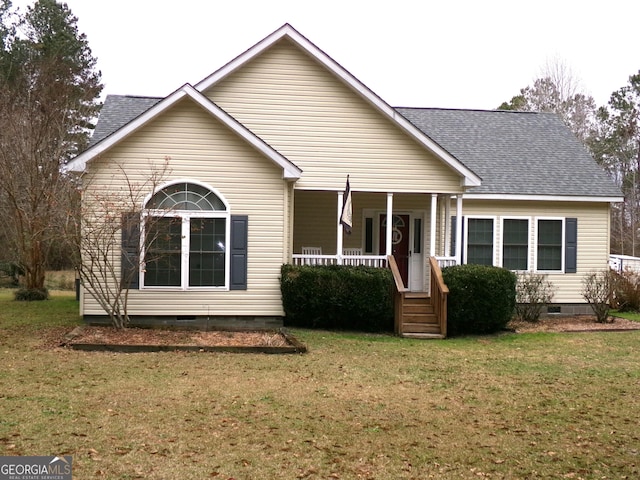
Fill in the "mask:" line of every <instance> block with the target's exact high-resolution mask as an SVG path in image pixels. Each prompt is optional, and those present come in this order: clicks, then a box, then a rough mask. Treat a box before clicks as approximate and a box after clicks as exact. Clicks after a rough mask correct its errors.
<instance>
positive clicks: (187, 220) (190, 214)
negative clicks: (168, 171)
mask: <svg viewBox="0 0 640 480" xmlns="http://www.w3.org/2000/svg"><path fill="white" fill-rule="evenodd" d="M179 183H191V184H195V185H199V186H201V187H203V188H206V189H208V190H210V191H211V192H212V193H213V194H215V195H216V196H217V197H218V199H220V201H221V202H222V203H223V204H224V207H225V210H224V211H223V210H157V209H145V208H144V206H145V205H146V204H147V203H148V202H149V200H150V199H151V198H152V197H153V195H155V194H156V193H157V192H159V191H161V190H163V189H165V188H168V187H171V186H172V185H175V184H179ZM142 205H143V210H142V222H140V229H141V232H140V245H141V248H140V252H141V255H142V258H144V257H145V254H146V251H145V245H146V243H145V235H146V231H145V228H144V225H145V224H146V218H147V217H149V216H152V217H164V218H181V219H182V225H181V233H182V242H181V245H180V252H181V256H180V286H162V285H153V286H146V285H145V281H144V280H145V278H144V277H145V265H144V262H140V263H141V268H140V289H141V290H167V291H186V290H193V291H202V290H207V291H213V290H218V291H219V290H223V291H227V290H229V283H230V275H231V274H230V266H231V254H230V248H229V247H230V245H231V243H230V240H231V211H230V208H229V204H228V202H227V200H226V199H225V198H224V196H223V195H222V194H221V193H220V192H219V191H218V190H216V189H215V188H212V187H211V186H209V185H207V184H205V183H203V182H199V181H197V180H191V179H180V180H175V181H171V182H168V183H165V184H163V185H162V186H160V187H158V188H157V189H156V190H154V191H153V192H152V193H151V194H149V195H147V196H146V197H145V199H144V201H143V204H142ZM192 218H223V219H225V232H224V233H225V252H224V285H209V286H194V287H192V286H189V251H190V247H191V245H190V243H191V232H190V225H191V219H192Z"/></svg>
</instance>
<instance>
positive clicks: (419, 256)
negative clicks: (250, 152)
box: [292, 190, 463, 292]
mask: <svg viewBox="0 0 640 480" xmlns="http://www.w3.org/2000/svg"><path fill="white" fill-rule="evenodd" d="M351 195H352V198H351V203H352V209H353V210H352V211H353V215H352V218H353V227H352V231H351V234H347V233H346V232H345V230H344V228H343V226H342V225H341V224H340V216H341V213H342V208H343V204H344V201H345V199H344V192H342V191H341V192H330V191H306V190H295V198H294V221H293V235H292V237H293V254H292V263H293V264H294V265H364V266H369V267H376V268H388V267H389V263H388V257H389V256H393V257H394V259H395V261H396V264H397V266H398V270H399V273H400V276H401V279H402V283H403V286H404V287H405V288H407V289H408V290H409V291H412V292H429V288H430V281H429V279H430V269H429V268H428V265H429V258H430V257H434V258H435V259H436V260H437V262H438V264H439V266H440V267H445V266H449V265H456V264H458V263H460V258H461V245H462V204H463V198H462V195H461V194H457V195H455V194H452V193H394V192H352V194H351Z"/></svg>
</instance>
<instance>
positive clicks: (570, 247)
mask: <svg viewBox="0 0 640 480" xmlns="http://www.w3.org/2000/svg"><path fill="white" fill-rule="evenodd" d="M564 228H565V240H564V273H576V271H577V268H578V261H577V258H578V219H577V218H567V219H565V227H564Z"/></svg>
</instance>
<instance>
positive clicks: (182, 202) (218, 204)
mask: <svg viewBox="0 0 640 480" xmlns="http://www.w3.org/2000/svg"><path fill="white" fill-rule="evenodd" d="M146 208H149V209H153V210H217V211H225V210H226V209H227V208H226V206H225V204H224V202H223V201H222V200H220V198H218V196H217V195H216V194H215V193H213V192H212V191H211V190H209V189H208V188H206V187H203V186H202V185H198V184H195V183H187V182H181V183H176V184H173V185H170V186H168V187H165V188H163V189H162V190H160V191H159V192H157V193H156V194H155V195H153V196H152V197H151V198H150V199H149V201H148V202H147V205H146Z"/></svg>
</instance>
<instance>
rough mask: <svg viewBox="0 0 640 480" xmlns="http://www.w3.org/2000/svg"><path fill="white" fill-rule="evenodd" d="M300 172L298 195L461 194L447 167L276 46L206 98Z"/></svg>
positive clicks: (322, 73)
mask: <svg viewBox="0 0 640 480" xmlns="http://www.w3.org/2000/svg"><path fill="white" fill-rule="evenodd" d="M204 93H205V94H206V95H207V96H209V97H210V98H211V99H212V100H213V101H214V102H215V103H216V104H217V105H219V106H220V107H221V108H223V109H224V110H226V111H227V112H229V113H230V114H231V115H233V116H234V117H235V118H236V119H238V120H239V121H240V122H241V123H243V124H244V125H246V126H247V127H248V128H249V129H250V130H251V131H253V132H255V133H256V134H257V135H258V136H259V137H261V138H263V139H264V140H265V141H266V142H267V143H268V144H269V145H271V146H272V147H274V148H275V149H276V150H277V151H278V152H280V153H281V154H283V155H284V156H285V157H287V158H288V159H289V160H291V161H292V162H293V163H295V164H296V165H297V166H298V167H300V168H302V170H303V174H302V178H301V179H300V180H299V181H298V182H297V184H296V189H311V190H340V189H342V188H344V183H345V179H346V176H347V174H350V175H351V186H352V188H353V189H354V190H368V191H383V192H386V191H395V192H408V191H417V192H459V191H461V187H460V184H461V178H460V176H459V175H458V174H457V173H456V172H454V171H453V170H452V169H451V168H450V167H449V166H447V165H446V164H444V163H443V162H442V161H440V160H439V159H437V158H436V157H435V156H434V155H432V154H431V153H430V152H428V151H427V150H426V148H425V147H424V146H422V145H420V144H418V142H417V141H415V140H414V139H412V138H411V137H410V136H409V135H408V134H406V133H405V132H403V131H402V130H401V129H400V128H399V127H398V126H397V125H396V124H395V123H394V122H392V121H391V120H389V119H388V118H387V117H385V116H384V115H382V114H381V113H380V112H379V111H377V110H376V109H375V108H374V107H373V106H372V105H371V104H369V103H368V102H367V101H365V100H364V99H363V98H362V97H360V96H359V95H358V94H357V93H356V92H354V91H353V90H352V89H350V88H349V87H347V86H346V84H344V83H343V82H342V81H340V80H339V79H338V78H337V77H335V76H334V75H333V74H332V73H331V72H329V71H328V70H326V69H325V68H324V66H322V65H321V64H319V63H318V62H317V61H315V60H314V59H312V58H311V57H310V56H308V55H307V54H305V53H304V52H303V51H301V50H300V49H299V48H298V47H296V46H295V45H294V44H292V43H291V42H289V41H288V40H285V39H283V40H281V41H280V42H278V43H276V44H275V45H274V46H272V47H271V48H269V49H268V50H267V51H265V52H263V53H262V54H261V55H259V56H258V57H256V58H254V59H253V60H252V61H250V62H249V63H248V64H245V65H243V66H242V67H241V68H240V69H239V70H237V71H236V72H233V73H232V74H230V75H228V76H227V77H226V78H225V79H224V80H222V81H221V82H220V83H218V84H216V85H214V86H213V87H211V88H210V89H209V90H208V91H207V92H204Z"/></svg>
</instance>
